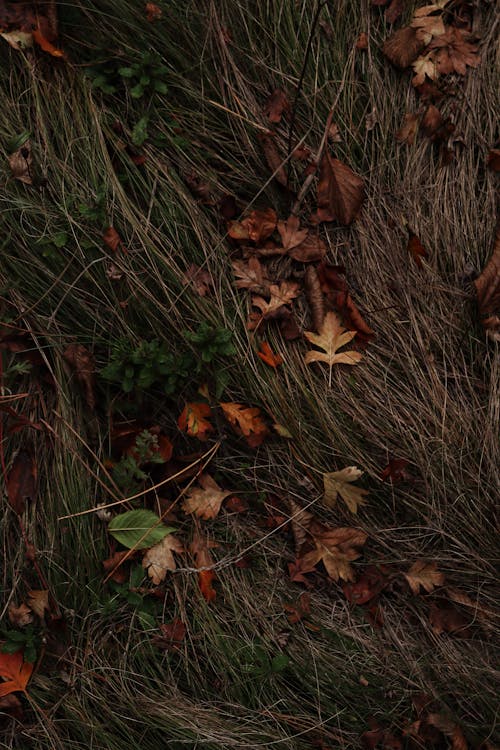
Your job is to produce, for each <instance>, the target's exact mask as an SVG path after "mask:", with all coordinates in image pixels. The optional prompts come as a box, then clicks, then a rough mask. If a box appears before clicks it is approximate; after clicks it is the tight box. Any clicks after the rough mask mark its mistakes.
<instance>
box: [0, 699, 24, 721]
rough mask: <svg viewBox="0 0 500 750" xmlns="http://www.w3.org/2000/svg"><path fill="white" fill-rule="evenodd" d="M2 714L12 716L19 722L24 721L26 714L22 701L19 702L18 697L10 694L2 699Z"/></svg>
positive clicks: (0, 706)
mask: <svg viewBox="0 0 500 750" xmlns="http://www.w3.org/2000/svg"><path fill="white" fill-rule="evenodd" d="M1 714H4V715H6V716H12V717H13V718H14V719H17V720H18V721H21V720H22V718H23V715H24V712H23V707H22V705H21V701H20V700H19V698H18V697H17V695H14V693H10V695H4V696H3V697H2V698H0V715H1Z"/></svg>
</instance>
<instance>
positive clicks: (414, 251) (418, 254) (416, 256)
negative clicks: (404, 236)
mask: <svg viewBox="0 0 500 750" xmlns="http://www.w3.org/2000/svg"><path fill="white" fill-rule="evenodd" d="M407 250H408V252H409V254H410V255H411V257H412V258H413V260H414V261H415V263H416V264H417V266H418V267H419V268H422V265H423V264H422V259H424V258H425V259H426V258H428V257H429V253H428V252H427V250H426V249H425V247H424V246H423V245H422V243H421V242H420V240H419V238H418V237H417V235H416V234H413V232H410V237H409V239H408V248H407Z"/></svg>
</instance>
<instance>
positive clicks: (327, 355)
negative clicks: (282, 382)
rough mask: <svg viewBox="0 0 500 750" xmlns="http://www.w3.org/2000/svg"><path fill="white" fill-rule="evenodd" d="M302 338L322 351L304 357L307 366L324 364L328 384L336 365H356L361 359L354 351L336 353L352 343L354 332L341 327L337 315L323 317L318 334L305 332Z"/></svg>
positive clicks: (331, 314) (329, 313)
mask: <svg viewBox="0 0 500 750" xmlns="http://www.w3.org/2000/svg"><path fill="white" fill-rule="evenodd" d="M304 336H305V337H306V339H307V340H308V341H310V342H311V344H313V345H314V346H317V347H318V349H322V350H323V351H321V352H318V351H314V350H312V351H308V352H307V353H306V355H305V357H304V361H305V363H306V364H307V365H310V364H311V363H312V362H325V363H326V364H327V365H328V367H329V368H330V372H329V378H328V384H329V385H331V381H332V368H333V366H334V365H337V364H344V365H357V364H359V362H360V361H361V360H362V359H363V355H362V354H360V353H359V352H355V351H347V352H341V353H340V354H338V353H337V350H338V349H340V348H341V347H342V346H345V345H346V344H348V343H349V341H352V339H353V338H354V337H355V336H356V331H347V330H346V329H345V328H343V327H342V325H341V323H340V319H339V317H338V315H336V314H335V313H334V312H328V313H327V314H326V315H325V319H324V321H323V325H322V327H321V330H320V332H319V333H314V332H313V331H305V332H304Z"/></svg>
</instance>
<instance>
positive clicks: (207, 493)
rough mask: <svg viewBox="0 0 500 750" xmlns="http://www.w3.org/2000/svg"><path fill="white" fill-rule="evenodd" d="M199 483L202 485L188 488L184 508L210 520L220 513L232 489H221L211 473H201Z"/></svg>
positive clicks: (185, 510) (186, 511) (187, 511)
mask: <svg viewBox="0 0 500 750" xmlns="http://www.w3.org/2000/svg"><path fill="white" fill-rule="evenodd" d="M198 483H199V485H200V487H194V488H193V489H190V490H188V492H187V494H186V499H185V500H184V502H183V504H182V509H183V511H184V512H185V513H192V514H193V515H195V516H197V517H198V518H203V519H204V520H205V521H208V520H209V519H210V518H215V517H216V516H217V515H218V514H219V511H220V508H221V505H222V502H223V500H224V499H225V498H226V497H229V495H231V490H223V489H221V487H219V485H218V484H217V482H216V481H215V479H213V478H212V477H211V476H210V474H201V475H200V476H199V477H198Z"/></svg>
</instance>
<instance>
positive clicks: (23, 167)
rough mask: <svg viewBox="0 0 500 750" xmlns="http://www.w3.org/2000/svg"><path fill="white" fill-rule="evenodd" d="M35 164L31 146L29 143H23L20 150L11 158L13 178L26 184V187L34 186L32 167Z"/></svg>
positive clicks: (10, 164)
mask: <svg viewBox="0 0 500 750" xmlns="http://www.w3.org/2000/svg"><path fill="white" fill-rule="evenodd" d="M32 164H33V157H32V155H31V144H30V142H29V141H26V142H25V143H23V145H22V146H21V148H20V149H18V150H17V151H14V153H13V154H10V156H9V166H10V171H11V172H12V177H14V179H16V180H19V182H24V184H25V185H32V184H33V178H32V175H31V167H32Z"/></svg>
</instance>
